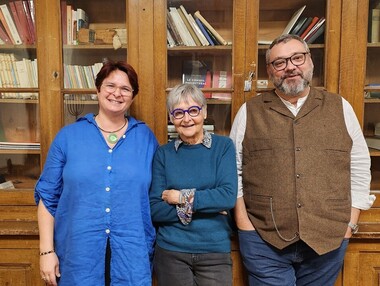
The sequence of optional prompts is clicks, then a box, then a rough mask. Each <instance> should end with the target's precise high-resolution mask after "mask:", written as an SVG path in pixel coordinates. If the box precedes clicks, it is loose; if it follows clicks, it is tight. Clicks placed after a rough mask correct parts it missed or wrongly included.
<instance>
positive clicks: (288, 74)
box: [281, 71, 304, 80]
mask: <svg viewBox="0 0 380 286" xmlns="http://www.w3.org/2000/svg"><path fill="white" fill-rule="evenodd" d="M296 75H299V76H300V77H301V78H304V77H303V73H302V72H298V71H291V72H286V73H285V74H283V75H282V77H281V80H284V79H286V78H288V77H293V76H296Z"/></svg>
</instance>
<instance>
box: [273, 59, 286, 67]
mask: <svg viewBox="0 0 380 286" xmlns="http://www.w3.org/2000/svg"><path fill="white" fill-rule="evenodd" d="M285 63H286V61H285V60H284V59H279V60H276V61H274V62H273V65H274V66H275V67H276V68H280V67H282V66H283V65H285Z"/></svg>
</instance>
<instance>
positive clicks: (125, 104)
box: [98, 70, 133, 115]
mask: <svg viewBox="0 0 380 286" xmlns="http://www.w3.org/2000/svg"><path fill="white" fill-rule="evenodd" d="M132 95H133V91H132V86H131V84H130V82H129V78H128V76H127V74H126V73H125V72H122V71H120V70H115V71H113V72H111V73H110V74H109V76H108V77H106V78H105V79H104V81H103V83H102V86H101V88H100V92H98V100H99V113H100V112H104V113H109V114H114V115H118V114H123V115H124V114H125V112H126V111H127V110H128V109H129V107H130V106H131V104H132V102H133V99H132Z"/></svg>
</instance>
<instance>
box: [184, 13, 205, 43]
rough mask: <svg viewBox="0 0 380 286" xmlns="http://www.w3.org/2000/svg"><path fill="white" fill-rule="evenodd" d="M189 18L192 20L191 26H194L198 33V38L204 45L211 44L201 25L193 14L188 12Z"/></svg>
mask: <svg viewBox="0 0 380 286" xmlns="http://www.w3.org/2000/svg"><path fill="white" fill-rule="evenodd" d="M188 19H189V22H190V24H191V26H192V27H193V29H194V31H195V33H196V34H197V36H198V39H199V40H200V41H201V43H202V46H209V45H210V43H209V41H207V38H206V37H205V35H204V34H203V33H202V31H201V29H200V28H199V26H198V25H197V23H196V22H195V19H194V17H193V15H191V14H188Z"/></svg>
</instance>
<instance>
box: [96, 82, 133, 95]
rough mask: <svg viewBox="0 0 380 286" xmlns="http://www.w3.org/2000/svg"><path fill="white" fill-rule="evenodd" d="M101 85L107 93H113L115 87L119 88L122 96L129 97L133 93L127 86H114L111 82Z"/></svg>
mask: <svg viewBox="0 0 380 286" xmlns="http://www.w3.org/2000/svg"><path fill="white" fill-rule="evenodd" d="M103 87H104V90H105V91H106V92H109V93H114V92H115V91H116V90H117V89H120V94H121V95H122V96H124V97H130V96H132V94H133V89H132V88H130V87H128V86H116V85H114V84H112V83H105V84H103Z"/></svg>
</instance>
